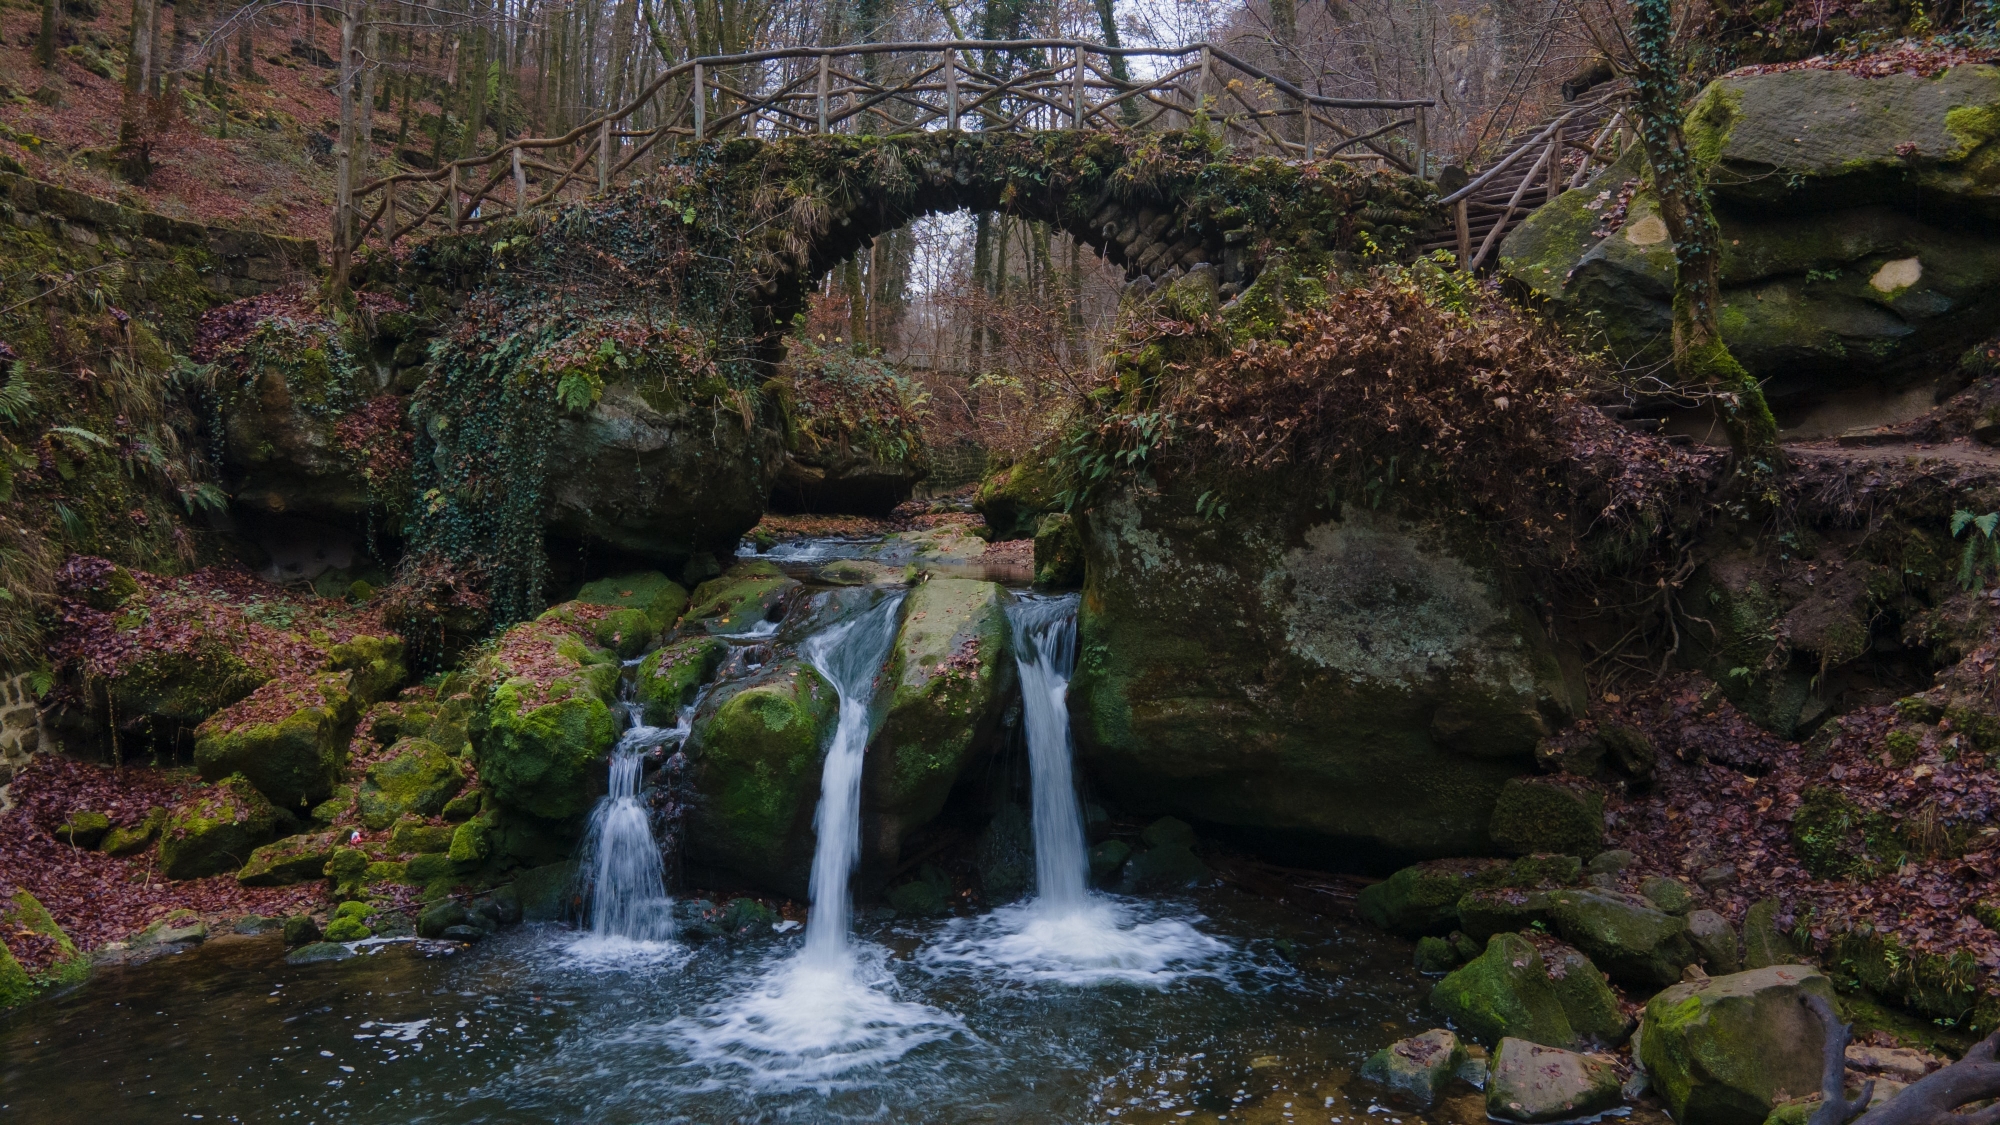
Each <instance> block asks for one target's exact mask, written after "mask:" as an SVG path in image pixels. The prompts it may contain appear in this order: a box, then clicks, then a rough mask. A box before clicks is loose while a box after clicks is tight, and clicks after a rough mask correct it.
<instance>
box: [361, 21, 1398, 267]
mask: <svg viewBox="0 0 2000 1125" xmlns="http://www.w3.org/2000/svg"><path fill="white" fill-rule="evenodd" d="M1114 57H1122V58H1126V59H1131V58H1140V57H1145V58H1153V59H1157V60H1160V62H1161V63H1162V65H1161V68H1160V69H1161V73H1159V74H1158V75H1157V76H1156V77H1153V78H1151V79H1149V80H1140V79H1120V78H1118V77H1116V76H1115V74H1114V72H1113V71H1114V68H1113V67H1112V65H1111V60H1112V59H1113V58H1114ZM1017 67H1018V68H1021V69H1019V71H1018V73H1017V72H1016V68H1017ZM1434 104H1435V103H1434V102H1433V101H1431V100H1429V99H1400V100H1398V99H1372V98H1329V97H1322V96H1320V95H1318V94H1311V93H1308V92H1306V91H1305V90H1303V89H1300V88H1299V87H1298V86H1297V85H1295V84H1293V83H1292V82H1290V81H1287V80H1286V79H1284V78H1281V77H1279V76H1277V75H1274V74H1271V73H1269V72H1267V71H1265V70H1263V69H1261V68H1259V67H1257V66H1254V65H1252V64H1250V63H1248V62H1246V61H1244V60H1243V59H1241V58H1238V57H1237V56H1235V55H1233V54H1231V53H1230V52H1228V51H1226V50H1224V49H1223V48H1220V47H1217V46H1214V45H1212V44H1208V43H1196V44H1192V45H1190V46H1186V47H1174V48H1160V47H1122V48H1109V47H1104V46H1101V45H1098V44H1095V43H1089V42H1085V41H1082V40H1077V39H1012V40H983V39H974V40H951V41H945V42H930V43H869V44H850V45H846V46H837V47H787V48H780V49H776V50H769V51H754V52H749V53H745V54H738V55H720V56H712V57H703V58H696V59H689V60H688V61H686V62H683V63H681V64H679V65H677V66H674V67H672V68H670V69H668V70H666V71H665V72H663V73H662V74H660V75H659V76H658V77H656V78H655V79H654V80H653V81H652V82H651V83H649V84H648V85H647V86H646V88H645V89H643V90H641V91H640V92H639V93H638V94H637V95H636V96H635V97H633V98H632V100H631V101H629V102H627V103H626V104H625V105H623V106H620V107H618V108H617V109H614V110H610V111H608V112H606V113H604V114H601V115H599V116H597V117H593V118H591V119H590V120H588V121H585V122H583V123H582V124H580V125H578V126H576V127H575V128H573V129H571V130H569V131H568V132H566V133H563V134H562V135H560V136H555V137H533V138H523V139H520V140H516V141H511V142H509V143H508V144H506V145H504V146H502V147H500V148H497V149H495V150H493V151H491V152H488V153H486V154H484V155H481V156H474V157H467V158H465V159H461V160H454V161H451V162H450V163H448V164H446V165H444V166H442V167H440V168H437V169H433V170H430V171H424V172H401V173H397V174H395V175H391V176H384V177H381V178H379V179H375V180H372V181H370V182H368V183H366V184H363V185H361V186H360V187H358V188H356V189H354V191H353V192H352V194H351V195H350V197H349V198H348V199H346V200H339V201H336V208H335V223H334V228H335V236H336V238H337V239H340V240H342V241H343V242H344V245H342V246H340V247H337V248H336V251H337V252H336V259H337V260H342V261H344V260H345V259H346V258H347V256H348V255H349V253H351V251H353V250H356V249H359V248H360V247H361V246H362V245H364V244H365V243H366V242H367V241H368V239H369V238H370V237H371V236H377V237H380V239H381V240H382V242H383V244H384V245H386V246H394V244H395V243H396V241H397V240H398V239H401V238H403V237H404V236H406V235H409V234H411V233H412V232H414V231H417V230H419V229H421V228H424V227H426V226H432V225H441V226H442V227H443V228H444V229H448V230H451V231H459V230H463V229H465V228H467V227H469V226H478V225H480V224H482V223H486V222H490V221H492V220H494V219H497V218H502V217H507V216H513V215H520V214H524V213H526V212H527V211H529V210H532V209H536V208H541V207H546V206H550V205H552V204H559V203H566V202H573V201H575V200H577V199H581V198H585V197H587V196H588V195H590V194H592V193H603V192H605V191H608V190H610V189H611V188H612V187H613V186H614V185H616V184H618V183H620V182H621V181H622V180H624V179H625V178H628V177H630V176H631V175H633V174H635V170H636V169H637V168H638V167H639V165H640V162H641V161H642V160H644V159H645V158H646V157H648V156H649V155H651V156H655V158H656V159H659V158H664V157H665V156H666V155H667V150H663V148H662V146H669V148H670V147H671V146H675V145H678V144H681V143H683V142H687V143H694V144H699V143H702V142H705V141H711V140H717V139H722V138H727V137H737V136H748V137H756V138H759V139H764V140H778V139H782V138H785V137H793V136H808V135H813V134H821V133H833V132H843V133H872V134H877V135H881V134H887V133H911V132H935V131H939V130H947V131H949V130H965V131H968V132H974V131H976V132H986V133H992V132H1031V131H1041V130H1052V129H1082V130H1093V129H1115V130H1147V129H1152V128H1155V127H1167V126H1171V125H1176V124H1179V125H1187V124H1190V123H1192V122H1193V121H1194V120H1195V118H1196V116H1197V115H1198V114H1199V115H1202V116H1204V117H1205V118H1206V120H1207V121H1208V122H1209V123H1210V124H1211V126H1213V127H1216V128H1219V129H1220V130H1221V132H1222V135H1223V137H1224V139H1226V140H1231V141H1235V142H1238V143H1243V144H1247V145H1250V146H1255V147H1263V148H1265V149H1267V150H1269V151H1273V152H1276V153H1278V154H1281V155H1286V156H1302V157H1304V158H1305V159H1307V160H1313V159H1336V160H1354V161H1362V162H1367V163H1373V164H1376V165H1378V166H1387V167H1390V168H1394V169H1395V170H1397V171H1400V172H1405V173H1411V174H1415V175H1417V176H1420V177H1421V176H1427V175H1428V171H1429V169H1428V163H1429V159H1428V153H1427V147H1426V146H1427V138H1426V135H1425V115H1424V111H1425V110H1426V109H1427V108H1429V107H1430V106H1432V105H1434ZM1332 110H1360V111H1383V112H1388V113H1391V114H1394V113H1395V112H1396V111H1410V112H1409V113H1408V114H1407V115H1405V116H1401V117H1399V118H1397V119H1394V120H1391V121H1389V122H1387V123H1385V124H1381V125H1379V126H1376V127H1372V128H1370V127H1368V126H1362V127H1359V128H1357V127H1355V126H1354V125H1353V124H1351V123H1349V122H1346V121H1342V120H1339V119H1337V118H1336V117H1334V116H1333V115H1331V114H1330V113H1329V111H1332ZM641 119H644V120H646V121H649V122H652V124H650V125H648V126H647V127H644V128H640V127H638V122H639V121H640V120H641ZM1405 130H1411V131H1412V133H1413V135H1411V136H1409V138H1408V140H1407V141H1405V142H1404V143H1402V144H1395V143H1392V142H1391V141H1390V139H1389V138H1390V134H1393V133H1398V132H1401V131H1405ZM593 165H595V167H593ZM344 232H351V234H347V233H344Z"/></svg>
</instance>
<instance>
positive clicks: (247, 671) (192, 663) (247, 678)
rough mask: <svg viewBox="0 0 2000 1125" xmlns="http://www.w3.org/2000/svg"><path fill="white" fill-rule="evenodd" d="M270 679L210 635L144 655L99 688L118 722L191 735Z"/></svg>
mask: <svg viewBox="0 0 2000 1125" xmlns="http://www.w3.org/2000/svg"><path fill="white" fill-rule="evenodd" d="M270 678H271V677H270V675H269V674H268V673H265V672H262V671H259V670H258V669H256V668H254V667H252V666H251V665H250V663H249V662H248V661H246V660H244V659H243V658H242V657H241V656H239V655H237V653H236V652H235V650H234V642H233V640H232V639H231V638H227V637H222V636H214V637H206V638H203V639H201V640H198V641H196V642H195V643H194V644H192V645H190V646H188V647H187V648H186V649H184V650H178V651H155V652H148V653H145V654H143V655H142V656H140V657H139V659H138V660H135V661H133V662H132V663H131V664H130V665H127V666H126V667H124V668H123V669H121V670H120V671H119V672H117V673H116V674H115V675H113V676H111V677H110V679H109V680H107V681H106V683H105V689H106V691H107V692H108V693H109V695H110V699H111V706H112V709H113V711H114V712H115V713H116V714H117V715H119V716H121V717H124V716H144V717H145V718H146V719H147V720H148V721H150V722H151V723H152V724H154V725H155V726H164V727H184V728H187V729H190V730H192V729H193V728H195V727H197V726H200V725H201V723H202V722H203V721H204V720H206V719H207V718H208V717H209V716H210V715H213V714H215V713H216V712H217V711H220V710H222V709H223V708H224V707H227V706H229V705H230V704H232V703H235V702H237V701H238V700H241V699H242V698H243V697H245V696H247V695H249V694H250V693H251V692H253V691H256V690H257V689H258V688H259V687H262V686H263V685H264V683H265V682H267V681H268V680H270Z"/></svg>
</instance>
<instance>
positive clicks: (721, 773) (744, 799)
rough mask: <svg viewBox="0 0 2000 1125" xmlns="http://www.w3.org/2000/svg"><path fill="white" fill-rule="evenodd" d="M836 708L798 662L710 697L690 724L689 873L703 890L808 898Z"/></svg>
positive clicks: (770, 668) (826, 688)
mask: <svg viewBox="0 0 2000 1125" xmlns="http://www.w3.org/2000/svg"><path fill="white" fill-rule="evenodd" d="M839 708H840V698H839V695H838V694H837V693H836V692H835V691H834V689H833V685H832V684H829V683H827V682H826V680H825V679H823V678H821V676H820V674H819V673H818V672H816V671H814V670H813V668H812V666H811V665H809V664H806V663H805V662H804V661H802V660H798V659H796V658H794V659H789V660H780V661H774V662H772V663H770V664H767V665H765V666H764V667H763V668H762V669H759V670H758V671H757V672H756V673H755V674H753V675H751V676H750V677H748V678H746V679H743V680H738V681H736V682H734V683H727V684H723V685H721V686H719V687H717V688H716V689H715V690H714V691H712V692H710V693H709V694H708V695H707V696H706V697H705V698H704V699H703V700H702V705H701V707H700V709H699V710H698V711H697V712H696V714H695V720H694V731H693V733H692V734H691V735H690V736H689V738H688V759H689V766H690V769H689V772H688V778H689V782H690V784H691V785H692V786H693V788H694V791H695V793H696V795H697V800H696V801H695V802H694V803H693V805H692V807H691V808H690V810H689V812H688V820H687V844H688V862H689V865H690V867H691V868H692V869H694V871H695V872H696V873H698V874H699V875H700V877H701V878H702V879H704V880H711V881H708V882H704V883H702V885H729V884H728V883H727V881H728V880H732V879H733V880H737V881H739V882H741V883H747V884H749V885H751V886H755V887H759V888H763V889H768V890H773V891H777V892H779V893H782V894H786V895H790V896H792V897H794V898H799V899H803V898H804V897H805V896H806V890H807V887H806V883H807V876H808V873H809V868H810V866H811V863H812V852H813V844H814V836H813V810H814V809H815V808H816V807H817V806H818V803H819V789H820V784H819V783H820V760H821V757H822V756H823V754H824V753H825V750H826V746H827V742H828V740H829V739H831V738H832V737H833V729H834V725H835V720H836V717H837V714H838V711H839Z"/></svg>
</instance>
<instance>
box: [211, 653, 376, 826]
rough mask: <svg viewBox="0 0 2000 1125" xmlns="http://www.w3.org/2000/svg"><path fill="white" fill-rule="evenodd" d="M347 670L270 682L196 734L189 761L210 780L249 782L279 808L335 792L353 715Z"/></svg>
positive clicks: (307, 801)
mask: <svg viewBox="0 0 2000 1125" xmlns="http://www.w3.org/2000/svg"><path fill="white" fill-rule="evenodd" d="M354 675H355V674H354V673H352V672H322V673H319V674H317V675H313V676H309V677H285V678H281V679H276V680H272V681H271V682H269V683H267V684H265V685H264V686H262V687H260V688H258V689H257V690H256V691H254V692H252V693H251V694H250V696H249V698H247V699H244V700H243V701H242V702H240V703H237V704H235V705H234V706H232V707H230V708H228V709H226V710H224V711H222V712H220V713H219V714H217V715H215V716H214V717H212V718H210V719H209V720H208V721H207V722H205V723H203V724H202V725H201V726H200V727H198V728H196V730H195V740H194V764H195V768H196V769H198V770H200V771H201V776H202V778H203V779H204V780H207V781H219V780H221V779H222V778H224V777H228V776H229V775H231V774H241V775H242V776H244V777H246V778H249V779H250V783H251V784H252V785H255V786H256V787H257V789H258V791H259V792H261V793H263V794H264V796H265V797H267V798H269V799H270V801H271V803H272V804H273V805H275V806H277V807H278V808H282V809H296V808H299V807H301V806H303V805H310V804H316V803H318V802H320V801H323V800H325V799H326V798H327V796H328V795H329V794H331V793H332V792H333V787H334V784H335V783H336V782H337V781H339V779H340V768H341V765H342V763H343V762H345V761H346V758H347V742H348V739H349V737H350V736H351V735H352V733H353V730H354V721H355V719H356V718H357V717H358V712H357V710H356V706H355V699H354V696H353V694H352V693H351V692H350V691H349V684H350V682H351V680H352V678H353V676H354Z"/></svg>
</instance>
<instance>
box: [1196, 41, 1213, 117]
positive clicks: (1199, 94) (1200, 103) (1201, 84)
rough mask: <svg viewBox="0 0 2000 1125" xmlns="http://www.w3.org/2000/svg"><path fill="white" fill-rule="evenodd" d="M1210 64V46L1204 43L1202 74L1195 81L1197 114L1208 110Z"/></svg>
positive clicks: (1202, 47) (1202, 49) (1202, 48)
mask: <svg viewBox="0 0 2000 1125" xmlns="http://www.w3.org/2000/svg"><path fill="white" fill-rule="evenodd" d="M1209 62H1210V60H1209V52H1208V44H1206V43H1203V44H1202V45H1201V73H1200V74H1199V75H1197V76H1196V77H1195V80H1194V108H1195V112H1196V113H1200V112H1202V111H1203V110H1205V109H1207V108H1208V68H1209Z"/></svg>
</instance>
